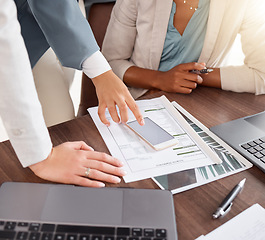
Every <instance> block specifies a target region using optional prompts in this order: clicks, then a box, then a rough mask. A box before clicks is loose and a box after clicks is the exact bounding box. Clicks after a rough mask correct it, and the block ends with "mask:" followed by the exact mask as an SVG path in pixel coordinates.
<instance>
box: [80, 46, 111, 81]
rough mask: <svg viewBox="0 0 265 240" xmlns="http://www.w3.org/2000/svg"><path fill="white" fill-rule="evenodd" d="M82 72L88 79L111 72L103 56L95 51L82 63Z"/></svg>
mask: <svg viewBox="0 0 265 240" xmlns="http://www.w3.org/2000/svg"><path fill="white" fill-rule="evenodd" d="M82 70H83V72H84V73H85V74H86V75H87V76H88V77H89V78H95V77H97V76H99V75H101V74H102V73H105V72H107V71H109V70H111V67H110V65H109V63H108V62H107V60H106V59H105V57H104V56H103V54H102V53H101V52H100V51H96V52H95V53H93V54H92V55H91V56H90V57H88V58H87V59H86V60H85V61H84V62H83V64H82Z"/></svg>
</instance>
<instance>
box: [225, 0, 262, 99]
mask: <svg viewBox="0 0 265 240" xmlns="http://www.w3.org/2000/svg"><path fill="white" fill-rule="evenodd" d="M264 8H265V1H264V0H255V1H252V0H249V1H248V6H247V8H246V12H245V15H244V18H243V21H242V25H241V28H240V34H241V42H242V49H243V52H244V54H245V60H244V65H242V66H227V67H222V68H221V70H220V71H221V83H222V89H224V90H231V91H234V92H251V93H255V94H265V70H264V66H265V54H264V53H265V18H264V13H265V11H264Z"/></svg>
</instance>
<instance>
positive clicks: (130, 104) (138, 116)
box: [127, 98, 144, 126]
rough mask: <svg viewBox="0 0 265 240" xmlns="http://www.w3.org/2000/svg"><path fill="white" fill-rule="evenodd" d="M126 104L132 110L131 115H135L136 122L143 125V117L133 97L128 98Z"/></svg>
mask: <svg viewBox="0 0 265 240" xmlns="http://www.w3.org/2000/svg"><path fill="white" fill-rule="evenodd" d="M127 105H128V107H129V109H130V110H131V111H132V113H133V115H134V116H135V118H136V120H137V122H138V123H139V124H140V125H141V126H143V125H144V118H143V115H142V114H141V112H140V109H139V107H138V105H137V104H136V102H135V101H134V99H133V98H131V99H129V101H127Z"/></svg>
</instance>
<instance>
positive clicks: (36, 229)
mask: <svg viewBox="0 0 265 240" xmlns="http://www.w3.org/2000/svg"><path fill="white" fill-rule="evenodd" d="M0 239H30V240H38V239H40V240H162V239H163V240H164V239H167V240H176V239H177V231H176V223H175V212H174V204H173V197H172V194H171V193H170V192H169V191H165V190H155V189H131V188H130V189H129V188H102V189H96V188H85V187H77V186H71V185H61V184H40V183H18V182H6V183H3V184H2V186H1V187H0Z"/></svg>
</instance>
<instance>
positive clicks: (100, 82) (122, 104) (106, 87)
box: [92, 70, 144, 125]
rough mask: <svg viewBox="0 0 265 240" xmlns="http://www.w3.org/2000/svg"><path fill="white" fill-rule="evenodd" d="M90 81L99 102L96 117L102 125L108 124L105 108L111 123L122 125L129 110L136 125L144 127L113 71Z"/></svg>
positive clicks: (123, 85) (128, 93) (135, 106)
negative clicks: (97, 116) (118, 111)
mask: <svg viewBox="0 0 265 240" xmlns="http://www.w3.org/2000/svg"><path fill="white" fill-rule="evenodd" d="M92 81H93V84H94V85H95V87H96V91H97V97H98V102H99V106H98V115H99V118H100V120H101V121H102V122H103V123H104V124H106V125H109V124H110V123H109V121H108V120H107V118H106V115H105V112H106V108H108V110H109V113H110V115H111V118H112V119H113V121H114V122H117V123H119V122H120V121H121V122H123V123H125V122H127V121H128V108H129V109H131V111H132V113H133V114H134V116H135V118H136V120H137V121H138V123H139V124H140V125H144V121H143V116H142V114H141V113H140V110H139V108H138V106H137V104H136V103H135V101H134V99H133V97H132V96H131V94H130V92H129V90H128V89H127V87H126V86H125V84H124V83H123V82H122V80H121V79H119V78H118V77H117V76H116V75H115V74H114V73H113V71H111V70H110V71H108V72H106V73H103V74H101V75H100V76H98V77H96V78H93V79H92ZM116 105H117V106H118V108H119V110H120V117H119V114H118V113H117V109H116Z"/></svg>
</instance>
